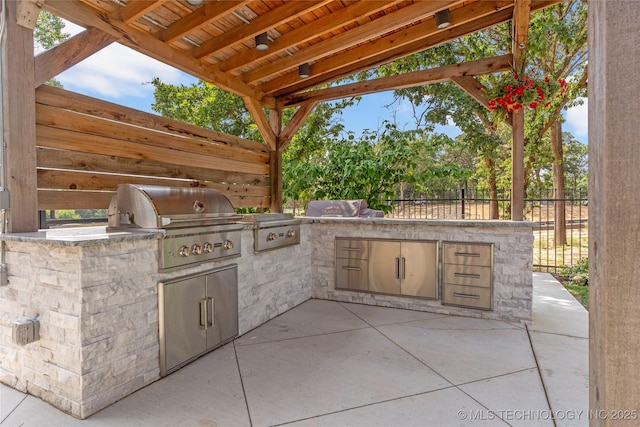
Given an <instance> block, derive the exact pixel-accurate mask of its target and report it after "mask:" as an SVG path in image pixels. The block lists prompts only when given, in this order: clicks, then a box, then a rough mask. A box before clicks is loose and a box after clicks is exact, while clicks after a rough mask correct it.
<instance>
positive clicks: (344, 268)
mask: <svg viewBox="0 0 640 427" xmlns="http://www.w3.org/2000/svg"><path fill="white" fill-rule="evenodd" d="M342 269H343V270H353V271H360V267H347V266H344V265H343V266H342Z"/></svg>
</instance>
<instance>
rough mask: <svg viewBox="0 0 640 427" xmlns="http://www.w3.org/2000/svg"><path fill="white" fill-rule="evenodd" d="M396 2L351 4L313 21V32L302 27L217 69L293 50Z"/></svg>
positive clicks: (240, 64) (244, 63)
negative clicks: (264, 50)
mask: <svg viewBox="0 0 640 427" xmlns="http://www.w3.org/2000/svg"><path fill="white" fill-rule="evenodd" d="M396 1H397V0H394V1H391V2H390V1H375V0H369V1H359V2H355V3H352V4H350V5H348V6H347V7H345V8H344V9H340V10H338V11H336V12H333V13H331V14H329V15H326V16H324V17H322V18H320V19H318V20H317V21H313V27H312V28H313V30H311V29H310V28H309V27H308V26H302V27H300V28H297V29H295V30H293V31H291V32H289V33H286V34H282V35H281V36H280V37H277V38H276V39H275V40H274V41H273V43H271V44H270V45H269V50H268V51H266V52H261V51H259V50H256V49H251V50H249V51H247V52H245V53H243V54H242V55H236V56H232V57H231V58H229V59H227V60H224V61H222V62H220V63H218V67H219V69H220V70H221V71H224V72H229V71H235V70H237V69H238V68H241V67H243V66H245V65H247V64H250V63H252V62H254V61H257V60H259V59H261V58H264V57H265V56H267V55H268V56H274V55H277V54H279V53H282V52H286V51H287V49H292V48H295V47H296V46H297V45H301V44H303V43H306V42H308V41H310V40H312V39H314V38H316V37H319V36H321V35H323V34H326V33H329V32H331V31H333V30H336V29H339V28H340V27H343V26H347V25H350V24H351V23H353V22H355V21H357V20H360V19H362V16H366V15H370V14H374V13H376V12H379V11H380V10H382V9H384V8H385V7H388V6H390V5H392V4H393V3H395V2H396Z"/></svg>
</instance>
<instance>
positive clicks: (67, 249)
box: [0, 218, 533, 418]
mask: <svg viewBox="0 0 640 427" xmlns="http://www.w3.org/2000/svg"><path fill="white" fill-rule="evenodd" d="M301 228H302V230H301V244H300V245H299V246H293V247H288V248H283V249H278V250H274V251H267V252H263V253H254V251H253V230H252V229H251V227H250V226H247V227H246V229H245V230H244V231H243V232H242V256H240V257H237V258H232V259H227V260H221V261H217V262H208V263H205V264H203V265H200V266H195V267H189V268H185V269H182V270H179V271H173V272H158V239H160V238H161V234H160V233H149V232H138V233H126V232H108V233H107V232H105V229H104V227H97V228H96V227H92V228H89V229H87V228H82V229H77V230H69V229H67V230H62V231H59V232H54V231H51V232H40V233H30V234H16V235H1V236H0V239H1V240H4V241H5V244H6V260H7V264H8V270H9V284H8V286H4V287H0V357H1V358H0V382H2V383H4V384H7V385H9V386H11V387H13V388H15V389H17V390H20V391H23V392H26V393H29V394H31V395H34V396H37V397H40V398H41V399H43V400H45V401H47V402H49V403H51V404H52V405H54V406H55V407H57V408H59V409H60V410H62V411H64V412H67V413H70V414H72V415H74V416H76V417H78V418H86V417H88V416H90V415H91V414H93V413H95V412H97V411H99V410H100V409H102V408H104V407H106V406H108V405H110V404H112V403H114V402H116V401H117V400H120V399H122V398H123V397H125V396H127V395H129V394H131V393H133V392H134V391H136V390H138V389H140V388H142V387H144V386H146V385H148V384H150V383H152V382H154V381H156V380H158V379H159V345H158V294H157V284H158V282H159V281H162V280H169V279H172V278H176V277H180V276H183V275H188V274H198V273H202V272H205V271H207V270H210V269H214V268H217V267H221V266H224V265H228V264H237V265H238V284H239V288H238V305H239V307H238V309H239V334H240V335H242V334H244V333H246V332H248V331H250V330H251V329H253V328H255V327H257V326H260V325H261V324H263V323H264V322H266V321H268V320H270V319H272V318H274V317H275V316H277V315H279V314H281V313H283V312H285V311H287V310H289V309H291V308H293V307H294V306H296V305H298V304H301V303H303V302H304V301H306V300H308V299H309V298H321V299H328V300H336V301H347V302H355V303H362V304H370V305H378V306H386V307H397V308H406V309H412V310H420V311H431V312H436V313H445V314H455V315H464V316H474V317H483V318H490V319H501V320H507V321H516V322H528V321H530V320H531V316H532V313H531V300H532V245H533V234H532V228H531V225H530V224H528V223H512V222H508V221H495V222H493V221H489V222H487V221H402V220H400V221H399V220H384V219H372V220H364V219H355V220H354V219H324V218H323V219H304V220H303V224H302V227H301ZM336 236H340V237H349V236H352V237H367V238H388V239H424V240H440V241H464V242H490V243H493V244H494V260H495V265H494V302H493V306H494V309H493V311H481V310H472V309H465V308H459V307H450V306H443V305H441V304H440V303H439V302H438V301H431V300H423V299H417V298H407V297H400V296H389V295H374V294H367V293H354V292H348V291H341V290H336V289H335V288H334V287H335V271H334V261H335V260H334V242H335V237H336ZM32 318H38V319H39V320H40V325H41V327H40V340H38V341H36V342H34V343H31V344H27V345H25V346H17V345H15V344H13V342H12V337H11V333H12V323H13V322H14V321H18V320H23V319H32Z"/></svg>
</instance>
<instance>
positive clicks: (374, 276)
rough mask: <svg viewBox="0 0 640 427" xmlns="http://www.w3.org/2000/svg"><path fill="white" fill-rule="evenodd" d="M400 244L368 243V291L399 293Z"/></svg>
mask: <svg viewBox="0 0 640 427" xmlns="http://www.w3.org/2000/svg"><path fill="white" fill-rule="evenodd" d="M400 257H401V255H400V242H396V241H381V240H371V241H370V242H369V291H371V292H380V293H384V294H396V295H398V294H399V293H400V268H401V262H400Z"/></svg>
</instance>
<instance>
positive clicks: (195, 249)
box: [191, 243, 202, 255]
mask: <svg viewBox="0 0 640 427" xmlns="http://www.w3.org/2000/svg"><path fill="white" fill-rule="evenodd" d="M191 253H192V254H194V255H200V254H202V246H200V245H199V244H197V243H196V244H195V245H193V246H191Z"/></svg>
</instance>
